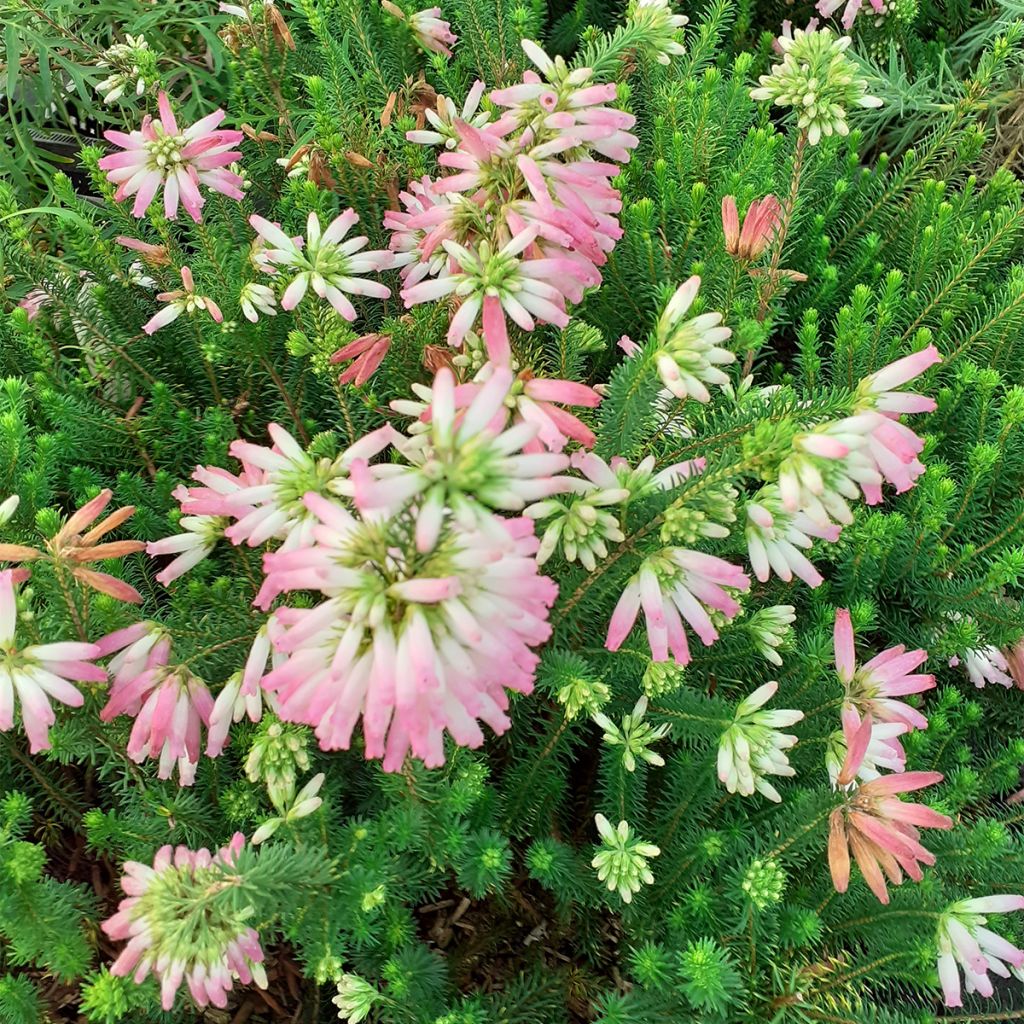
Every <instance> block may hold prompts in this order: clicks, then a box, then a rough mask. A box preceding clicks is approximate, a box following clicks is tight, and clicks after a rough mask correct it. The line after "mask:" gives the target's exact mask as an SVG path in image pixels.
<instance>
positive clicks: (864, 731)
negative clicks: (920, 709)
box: [825, 705, 910, 787]
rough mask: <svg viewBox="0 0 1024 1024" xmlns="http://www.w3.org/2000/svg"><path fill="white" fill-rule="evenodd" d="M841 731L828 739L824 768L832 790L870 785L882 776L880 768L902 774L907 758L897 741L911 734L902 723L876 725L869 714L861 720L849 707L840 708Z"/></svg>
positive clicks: (878, 723)
mask: <svg viewBox="0 0 1024 1024" xmlns="http://www.w3.org/2000/svg"><path fill="white" fill-rule="evenodd" d="M842 721H843V728H842V731H841V732H839V733H833V735H832V736H831V737H830V738H829V742H828V748H827V750H826V753H825V764H826V767H827V768H828V774H829V778H830V779H831V781H832V785H833V786H834V787H846V786H849V785H850V784H851V783H853V782H854V781H855V780H860V781H861V782H870V781H871V780H872V779H877V778H879V777H880V776H881V774H882V773H881V772H880V771H879V769H880V768H885V769H887V770H888V771H891V772H902V771H903V770H904V768H905V767H906V760H907V755H906V753H905V752H904V750H903V745H902V744H901V743H900V740H899V737H900V736H903V735H904V734H905V733H907V732H909V731H910V726H908V725H907V724H906V723H905V722H876V721H874V720H873V719H872V718H871V715H870V714H866V715H865V716H864V718H863V719H862V718H861V717H860V715H859V714H857V709H856V708H854V707H852V706H851V705H847V706H846V707H844V708H843V714H842Z"/></svg>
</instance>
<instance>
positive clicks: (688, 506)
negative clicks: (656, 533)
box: [661, 483, 739, 547]
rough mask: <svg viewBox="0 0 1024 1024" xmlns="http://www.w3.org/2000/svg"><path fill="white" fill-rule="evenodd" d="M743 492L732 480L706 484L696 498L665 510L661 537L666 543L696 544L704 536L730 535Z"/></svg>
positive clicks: (721, 536)
mask: <svg viewBox="0 0 1024 1024" xmlns="http://www.w3.org/2000/svg"><path fill="white" fill-rule="evenodd" d="M738 498H739V492H738V491H737V490H736V488H735V487H733V486H731V485H730V484H728V483H723V484H721V485H719V486H715V487H706V488H705V489H704V490H703V491H701V492H700V493H699V494H698V495H696V496H695V497H694V498H692V499H690V500H688V501H686V502H683V503H681V504H677V505H670V506H669V507H668V508H667V509H665V511H664V513H663V515H662V519H663V525H662V527H661V539H662V540H663V541H664V542H665V543H666V544H673V543H674V544H682V545H683V546H684V547H693V546H694V545H695V544H697V543H698V542H699V541H700V539H701V538H702V537H708V538H714V539H721V538H723V537H728V536H729V526H728V525H727V524H730V523H735V522H736V501H737V500H738Z"/></svg>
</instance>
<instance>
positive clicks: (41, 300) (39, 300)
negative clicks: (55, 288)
mask: <svg viewBox="0 0 1024 1024" xmlns="http://www.w3.org/2000/svg"><path fill="white" fill-rule="evenodd" d="M49 301H50V296H49V295H48V294H47V292H45V291H44V290H43V289H42V288H33V289H32V291H30V292H29V293H28V295H26V296H25V297H24V298H23V299H22V300H21V301H20V302H19V303H18V308H19V309H23V310H25V315H26V316H27V317H28V318H29V321H32V320H35V318H36V317H37V316H39V313H40V311H41V310H42V308H43V306H45V305H46V304H47V303H48V302H49Z"/></svg>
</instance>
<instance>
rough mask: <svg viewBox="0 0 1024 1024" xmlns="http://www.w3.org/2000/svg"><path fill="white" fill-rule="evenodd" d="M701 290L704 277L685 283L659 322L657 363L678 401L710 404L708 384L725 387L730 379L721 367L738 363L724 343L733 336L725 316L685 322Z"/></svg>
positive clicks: (705, 314)
mask: <svg viewBox="0 0 1024 1024" xmlns="http://www.w3.org/2000/svg"><path fill="white" fill-rule="evenodd" d="M699 288H700V278H699V277H696V276H694V277H691V278H690V279H689V280H688V281H686V282H684V283H683V284H681V285H680V286H679V287H678V288H677V289H676V292H675V294H674V295H673V296H672V298H671V299H670V300H669V303H668V305H667V306H666V307H665V310H664V312H663V313H662V314H661V318H660V319H659V320H658V326H657V329H656V335H655V336H656V339H657V342H658V350H657V352H656V353H655V362H656V365H657V368H658V376H659V377H660V378H661V382H662V383H663V384H664V385H665V387H667V388H668V389H669V391H671V392H672V394H673V395H675V396H676V398H679V399H685V398H693V399H695V400H696V401H698V402H710V401H711V394H710V392H709V391H708V389H707V387H706V386H705V385H707V384H715V385H717V386H718V387H725V386H727V385H728V384H729V378H728V377H727V376H726V375H725V373H723V372H722V371H721V370H720V369H719V367H720V366H724V365H727V364H728V363H733V362H735V361H736V355H735V353H733V352H730V351H729V350H728V349H724V348H722V347H721V345H720V343H721V342H723V341H726V340H727V339H728V338H730V337H731V336H732V331H731V330H730V329H729V328H728V327H722V326H721V323H722V314H721V313H704V314H702V315H701V316H697V317H693V318H692V319H690V320H684V317H685V316H686V312H687V310H689V308H690V306H691V305H693V300H694V299H695V298H696V297H697V291H698V289H699Z"/></svg>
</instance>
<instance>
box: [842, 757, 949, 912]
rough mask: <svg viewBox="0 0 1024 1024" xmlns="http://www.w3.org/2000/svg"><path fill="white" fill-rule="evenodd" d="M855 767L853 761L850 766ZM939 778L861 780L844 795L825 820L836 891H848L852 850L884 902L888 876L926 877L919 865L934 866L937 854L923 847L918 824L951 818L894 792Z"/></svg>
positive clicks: (941, 824)
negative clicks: (907, 801) (905, 800)
mask: <svg viewBox="0 0 1024 1024" xmlns="http://www.w3.org/2000/svg"><path fill="white" fill-rule="evenodd" d="M858 767H859V766H855V765H851V766H850V770H851V771H853V772H856V770H857V768H858ZM941 781H942V775H941V773H939V772H904V773H903V774H901V775H886V776H883V777H882V778H878V779H875V780H873V781H872V782H865V783H864V784H863V785H861V786H859V787H857V788H856V789H854V790H852V791H850V792H849V793H848V794H847V795H846V798H845V800H844V803H843V806H841V807H837V808H836V809H835V810H834V811H833V812H832V814H831V816H830V818H829V838H828V862H829V869H830V870H831V873H832V883H833V885H835V888H836V892H846V890H847V887H848V886H849V884H850V854H851V853H852V854H853V858H854V860H856V862H857V866H858V867H859V868H860V871H861V874H862V875H863V876H864V881H865V882H867V884H868V887H869V888H870V889H871V891H872V892H873V893H874V894H875V895H876V896H877V897H878V899H879V900H880V901H881V902H882V903H888V902H889V891H888V889H887V888H886V884H885V880H886V876H888V878H889V881H890V882H892V884H893V885H899V884H900V883H901V882H902V881H903V873H904V872H906V874H907V875H909V876H910V877H911V878H912V879H914V881H916V882H919V881H920V880H921V879H922V877H924V876H923V873H922V871H921V864H934V863H935V856H934V854H932V853H930V852H929V851H928V850H926V849H925V848H924V847H923V846H922V845H921V843H920V832H919V831H918V828H919V827H920V828H952V827H953V822H952V821H951V820H950V819H949V818H947V817H946V815H944V814H939V813H938V811H933V810H932V809H931V808H930V807H926V806H925V805H924V804H913V803H905V802H904V801H902V800H900V799H899V797H898V796H897V794H899V793H909V792H913V791H914V790H917V789H923V788H924V787H925V786H931V785H933V784H935V783H938V782H941Z"/></svg>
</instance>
